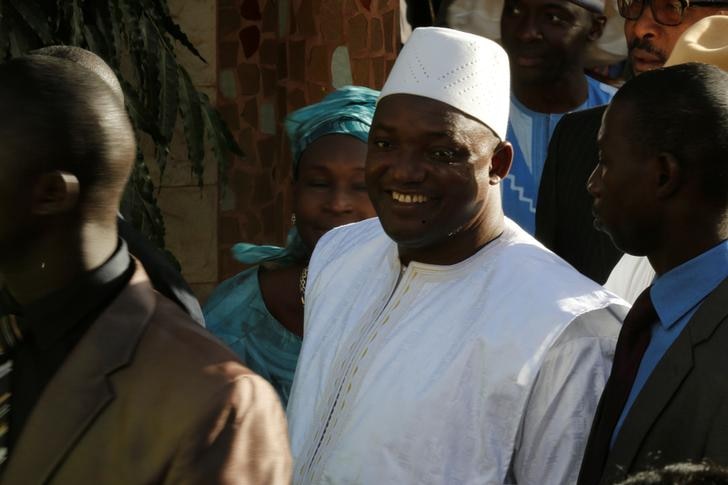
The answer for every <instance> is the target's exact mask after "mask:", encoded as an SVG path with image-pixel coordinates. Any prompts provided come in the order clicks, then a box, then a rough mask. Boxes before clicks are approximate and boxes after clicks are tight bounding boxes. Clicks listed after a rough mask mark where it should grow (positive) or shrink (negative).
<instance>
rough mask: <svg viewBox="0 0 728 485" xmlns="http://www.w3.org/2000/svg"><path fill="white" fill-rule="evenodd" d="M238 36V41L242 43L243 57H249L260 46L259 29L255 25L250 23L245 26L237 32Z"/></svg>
mask: <svg viewBox="0 0 728 485" xmlns="http://www.w3.org/2000/svg"><path fill="white" fill-rule="evenodd" d="M238 36H239V37H240V43H241V44H242V45H243V52H244V53H245V57H247V58H248V59H250V58H251V57H252V56H253V55H254V54H255V53H256V52H258V47H259V46H260V29H259V28H258V26H257V25H250V26H248V27H245V28H244V29H243V30H241V31H240V33H239V34H238Z"/></svg>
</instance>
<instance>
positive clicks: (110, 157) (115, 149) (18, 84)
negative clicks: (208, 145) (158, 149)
mask: <svg viewBox="0 0 728 485" xmlns="http://www.w3.org/2000/svg"><path fill="white" fill-rule="evenodd" d="M84 52H85V51H84ZM79 54H80V53H79ZM89 54H90V53H89ZM80 55H85V54H80ZM92 56H93V55H92ZM93 57H94V58H95V57H96V56H93ZM69 61H71V59H68V60H65V59H61V58H54V57H51V56H48V55H45V54H41V55H37V54H36V55H28V56H24V57H20V58H16V59H13V60H10V61H8V62H6V63H4V64H2V65H0V107H1V108H2V112H3V116H2V118H0V170H2V171H4V172H5V175H3V176H7V175H8V174H12V176H14V177H15V180H16V181H17V183H18V184H32V182H33V180H34V179H35V178H37V177H38V176H40V175H41V174H43V173H46V172H52V171H62V172H66V173H69V174H71V175H73V176H75V177H76V178H77V179H78V182H79V188H80V193H79V209H80V211H81V217H82V218H83V219H84V220H93V221H96V222H103V223H111V222H113V221H115V215H116V212H117V210H118V204H119V201H120V199H121V194H122V191H123V188H124V185H125V184H126V180H127V178H128V175H129V172H130V170H131V166H132V163H133V160H134V157H135V150H136V147H135V140H134V132H133V130H132V127H131V124H130V122H129V118H128V115H127V113H126V111H125V109H124V105H123V98H122V97H120V90H115V89H114V83H113V82H112V83H110V82H109V81H108V80H105V79H103V77H102V76H101V75H97V76H94V75H89V72H88V70H87V69H78V67H77V65H74V64H75V63H74V62H69ZM99 61H100V62H101V63H102V64H103V65H104V66H106V64H105V63H103V61H101V60H100V59H99ZM107 69H108V66H107ZM97 74H98V73H97ZM111 74H112V75H113V72H112V73H111ZM115 79H116V78H115V77H114V81H115ZM116 86H118V81H116ZM22 186H23V185H21V187H22ZM28 186H30V185H28Z"/></svg>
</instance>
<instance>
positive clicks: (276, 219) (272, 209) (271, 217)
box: [261, 204, 282, 232]
mask: <svg viewBox="0 0 728 485" xmlns="http://www.w3.org/2000/svg"><path fill="white" fill-rule="evenodd" d="M280 213H281V212H280V208H279V207H277V206H276V205H275V204H270V205H267V206H265V207H263V208H262V209H261V215H262V216H263V220H264V221H271V223H272V224H271V226H270V227H271V229H272V232H279V231H280V228H281V226H282V221H281V217H280Z"/></svg>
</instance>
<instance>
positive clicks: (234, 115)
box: [218, 103, 240, 130]
mask: <svg viewBox="0 0 728 485" xmlns="http://www.w3.org/2000/svg"><path fill="white" fill-rule="evenodd" d="M218 110H219V111H220V115H222V119H223V120H225V123H227V125H228V127H229V128H230V129H231V130H237V129H239V128H240V121H239V119H238V118H239V116H240V115H239V114H238V105H237V104H234V103H233V104H228V105H224V106H218Z"/></svg>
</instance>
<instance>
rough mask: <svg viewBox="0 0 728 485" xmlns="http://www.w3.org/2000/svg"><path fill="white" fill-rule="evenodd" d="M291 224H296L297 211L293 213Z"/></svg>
mask: <svg viewBox="0 0 728 485" xmlns="http://www.w3.org/2000/svg"><path fill="white" fill-rule="evenodd" d="M291 225H292V226H295V225H296V213H295V212H294V213H293V214H291Z"/></svg>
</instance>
